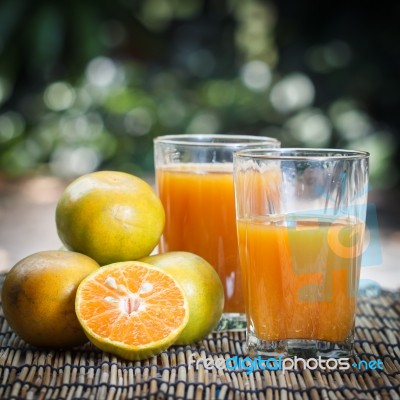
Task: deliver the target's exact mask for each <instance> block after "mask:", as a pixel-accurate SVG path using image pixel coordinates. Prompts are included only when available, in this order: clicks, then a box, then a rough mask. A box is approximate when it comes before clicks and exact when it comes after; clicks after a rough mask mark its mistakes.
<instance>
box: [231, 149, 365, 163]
mask: <svg viewBox="0 0 400 400" xmlns="http://www.w3.org/2000/svg"><path fill="white" fill-rule="evenodd" d="M285 153H289V154H285ZM290 153H293V154H290ZM296 153H297V154H296ZM369 156H370V154H369V153H368V152H367V151H361V150H350V149H322V148H299V147H286V148H285V147H283V148H275V149H265V148H252V149H243V150H239V151H237V152H235V154H234V158H236V159H244V158H248V159H264V160H278V161H279V160H281V161H282V160H284V161H286V160H293V161H296V160H298V161H326V160H363V159H368V158H369Z"/></svg>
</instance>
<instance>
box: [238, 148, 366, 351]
mask: <svg viewBox="0 0 400 400" xmlns="http://www.w3.org/2000/svg"><path fill="white" fill-rule="evenodd" d="M368 158H369V154H368V153H364V152H358V151H350V150H330V149H271V150H268V149H267V150H265V149H251V150H243V151H240V152H238V153H236V154H235V156H234V179H235V193H236V212H237V229H238V240H239V252H240V261H241V268H242V279H243V281H244V297H245V303H246V314H247V325H248V326H247V345H248V347H249V351H250V354H251V355H253V354H260V355H267V356H300V357H318V356H321V357H325V356H326V357H346V356H349V354H350V353H351V351H352V348H353V342H354V321H355V311H356V294H357V288H358V282H359V275H360V266H361V254H362V245H363V235H364V226H365V218H366V206H367V189H368Z"/></svg>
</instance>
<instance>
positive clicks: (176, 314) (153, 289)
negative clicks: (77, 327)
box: [75, 261, 189, 360]
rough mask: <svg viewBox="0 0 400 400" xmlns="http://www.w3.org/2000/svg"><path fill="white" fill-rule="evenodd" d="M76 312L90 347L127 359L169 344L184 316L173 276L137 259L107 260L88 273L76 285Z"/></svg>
mask: <svg viewBox="0 0 400 400" xmlns="http://www.w3.org/2000/svg"><path fill="white" fill-rule="evenodd" d="M75 311H76V315H77V317H78V320H79V322H80V323H81V325H82V328H83V330H84V332H85V334H86V336H87V337H88V338H89V340H90V341H91V342H92V343H93V344H94V345H95V346H97V347H98V348H100V349H101V350H104V351H107V352H110V353H113V354H116V355H118V356H120V357H123V358H126V359H128V360H142V359H145V358H148V357H151V356H154V355H157V354H158V353H160V352H161V351H163V350H165V349H166V348H168V347H169V346H170V345H172V344H173V343H174V342H175V341H176V339H177V338H178V336H179V335H180V333H181V332H182V330H183V329H184V328H185V326H186V324H187V322H188V318H189V306H188V302H187V299H186V296H185V294H184V291H183V289H182V288H181V287H180V286H179V284H178V283H177V282H176V281H175V279H174V278H173V277H172V276H171V275H170V274H168V273H167V272H165V271H162V270H160V269H158V268H156V267H153V266H151V265H149V264H146V263H142V262H139V261H127V262H120V263H115V264H110V265H107V266H105V267H102V268H100V269H99V270H97V271H95V272H94V273H92V274H91V275H89V276H88V277H87V278H86V279H84V280H83V281H82V282H81V284H80V285H79V287H78V290H77V293H76V300H75Z"/></svg>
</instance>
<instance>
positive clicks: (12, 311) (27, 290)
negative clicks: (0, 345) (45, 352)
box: [1, 251, 99, 347]
mask: <svg viewBox="0 0 400 400" xmlns="http://www.w3.org/2000/svg"><path fill="white" fill-rule="evenodd" d="M98 268H99V265H98V264H97V263H96V261H94V260H92V259H91V258H89V257H87V256H85V255H83V254H79V253H74V252H69V251H43V252H39V253H35V254H32V255H31V256H29V257H26V258H24V259H23V260H21V261H19V262H18V263H17V264H16V265H15V266H14V267H13V268H12V269H11V270H10V271H9V272H8V274H7V276H6V278H5V280H4V284H3V290H2V293H1V299H2V302H3V311H4V316H5V317H6V319H7V322H8V323H9V325H10V326H11V328H12V329H13V330H14V331H15V333H17V335H18V336H19V337H21V338H22V339H24V340H25V341H26V342H28V343H30V344H32V345H34V346H38V347H73V346H77V345H80V344H83V343H85V342H87V338H86V336H85V334H84V332H83V330H82V327H81V325H80V323H79V321H78V319H77V317H76V314H75V294H76V290H77V288H78V286H79V284H80V282H81V281H82V280H83V279H84V278H85V277H86V276H87V275H89V274H90V273H92V272H94V271H95V270H97V269H98Z"/></svg>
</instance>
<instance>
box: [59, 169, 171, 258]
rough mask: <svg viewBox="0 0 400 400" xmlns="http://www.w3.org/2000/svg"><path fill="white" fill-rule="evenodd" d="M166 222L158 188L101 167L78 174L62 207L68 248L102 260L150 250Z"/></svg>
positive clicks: (62, 232) (61, 220) (138, 255)
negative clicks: (156, 189)
mask: <svg viewBox="0 0 400 400" xmlns="http://www.w3.org/2000/svg"><path fill="white" fill-rule="evenodd" d="M164 223H165V213H164V209H163V206H162V204H161V201H160V200H159V199H158V197H157V196H156V194H155V193H154V192H153V190H152V188H151V187H150V186H149V185H148V184H147V183H146V182H145V181H143V180H142V179H140V178H137V177H136V176H133V175H130V174H126V173H123V172H115V171H100V172H94V173H91V174H87V175H84V176H82V177H80V178H78V179H76V180H75V181H73V182H72V183H71V184H70V185H69V186H68V187H67V188H66V189H65V191H64V193H63V194H62V195H61V197H60V199H59V201H58V204H57V209H56V224H57V231H58V234H59V236H60V239H61V241H62V242H63V243H64V245H65V246H66V247H67V249H69V250H73V251H78V252H80V253H83V254H86V255H88V256H89V257H91V258H93V259H94V260H96V261H97V262H98V263H99V264H101V265H104V264H110V263H113V262H117V261H130V260H136V259H138V258H141V257H144V256H147V255H148V254H150V253H151V251H152V250H153V248H154V247H155V246H156V245H157V243H158V241H159V240H160V236H161V233H162V231H163V229H164Z"/></svg>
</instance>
